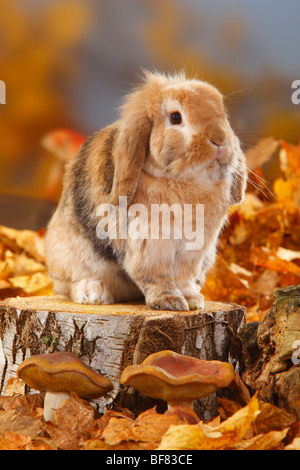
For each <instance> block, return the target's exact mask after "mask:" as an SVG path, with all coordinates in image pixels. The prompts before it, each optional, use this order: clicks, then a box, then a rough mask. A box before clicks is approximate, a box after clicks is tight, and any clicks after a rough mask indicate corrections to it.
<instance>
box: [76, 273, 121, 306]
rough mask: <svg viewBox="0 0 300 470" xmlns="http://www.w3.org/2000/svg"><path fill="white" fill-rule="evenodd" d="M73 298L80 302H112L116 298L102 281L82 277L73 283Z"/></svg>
mask: <svg viewBox="0 0 300 470" xmlns="http://www.w3.org/2000/svg"><path fill="white" fill-rule="evenodd" d="M72 300H73V301H74V302H76V303H78V304H91V305H100V304H112V303H113V302H114V298H113V296H112V294H111V293H110V292H109V290H108V289H107V287H106V286H105V285H104V284H103V282H101V281H96V280H94V279H81V281H78V282H75V283H73V284H72Z"/></svg>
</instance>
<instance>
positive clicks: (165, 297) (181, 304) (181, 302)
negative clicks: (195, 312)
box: [147, 293, 189, 311]
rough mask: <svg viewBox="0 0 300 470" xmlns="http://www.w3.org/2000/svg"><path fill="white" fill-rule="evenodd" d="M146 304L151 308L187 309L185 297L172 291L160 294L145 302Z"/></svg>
mask: <svg viewBox="0 0 300 470" xmlns="http://www.w3.org/2000/svg"><path fill="white" fill-rule="evenodd" d="M147 305H148V307H149V308H151V309H153V310H179V311H180V310H189V305H188V303H187V301H186V300H185V298H184V297H183V296H181V295H177V294H172V293H168V294H160V295H158V296H157V297H154V298H152V299H151V300H150V301H149V302H147Z"/></svg>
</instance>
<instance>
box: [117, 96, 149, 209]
mask: <svg viewBox="0 0 300 470" xmlns="http://www.w3.org/2000/svg"><path fill="white" fill-rule="evenodd" d="M146 95H147V93H145V91H144V88H141V89H139V90H138V91H136V92H134V93H132V94H131V95H130V96H129V97H128V99H127V101H126V102H125V104H124V105H123V106H122V113H121V118H120V120H119V121H118V130H117V134H116V140H115V144H114V148H113V154H112V158H113V160H114V179H113V186H112V190H111V203H112V204H118V202H119V196H127V203H128V204H130V202H131V201H132V199H133V196H134V193H135V190H136V187H137V184H138V180H139V177H140V173H141V170H142V167H143V164H144V161H145V158H146V156H147V152H148V147H149V138H150V132H151V119H150V117H149V113H148V111H147V96H146Z"/></svg>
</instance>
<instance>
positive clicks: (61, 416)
mask: <svg viewBox="0 0 300 470" xmlns="http://www.w3.org/2000/svg"><path fill="white" fill-rule="evenodd" d="M71 396H72V398H71V399H68V400H65V401H64V402H63V403H62V405H61V406H60V408H58V410H57V411H56V413H55V424H53V423H51V422H49V421H47V422H46V424H45V430H46V432H47V433H48V434H49V436H50V437H51V439H52V440H53V441H54V442H55V444H56V445H57V447H58V448H59V449H62V450H76V449H78V448H79V440H80V439H81V438H83V437H85V438H89V437H90V431H91V429H92V427H93V425H94V421H95V420H94V413H95V412H94V409H93V407H92V406H91V405H90V404H88V403H87V402H85V401H84V400H81V399H80V398H79V397H77V396H76V394H75V393H72V394H71Z"/></svg>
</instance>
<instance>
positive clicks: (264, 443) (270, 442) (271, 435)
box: [234, 428, 288, 450]
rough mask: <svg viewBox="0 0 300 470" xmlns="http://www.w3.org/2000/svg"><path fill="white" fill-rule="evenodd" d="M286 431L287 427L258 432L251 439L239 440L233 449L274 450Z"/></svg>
mask: <svg viewBox="0 0 300 470" xmlns="http://www.w3.org/2000/svg"><path fill="white" fill-rule="evenodd" d="M287 432H288V428H287V429H283V430H282V431H269V432H268V433H266V434H259V435H258V436H254V437H253V438H252V439H247V440H245V441H241V442H240V443H238V444H237V445H236V446H235V448H234V449H235V450H274V449H276V448H278V446H279V445H280V444H281V443H282V441H283V440H284V438H285V437H286V435H287Z"/></svg>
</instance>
